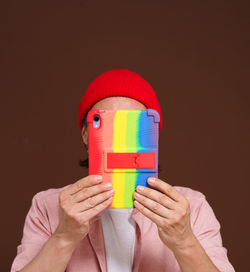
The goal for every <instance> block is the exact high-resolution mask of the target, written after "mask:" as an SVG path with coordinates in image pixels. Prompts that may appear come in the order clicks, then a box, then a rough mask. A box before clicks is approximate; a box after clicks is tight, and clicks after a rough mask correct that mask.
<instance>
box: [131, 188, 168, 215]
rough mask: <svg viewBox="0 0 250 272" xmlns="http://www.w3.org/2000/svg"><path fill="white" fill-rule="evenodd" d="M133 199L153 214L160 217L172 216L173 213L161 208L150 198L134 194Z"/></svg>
mask: <svg viewBox="0 0 250 272" xmlns="http://www.w3.org/2000/svg"><path fill="white" fill-rule="evenodd" d="M134 197H135V199H136V201H138V202H139V203H140V204H142V205H143V206H144V207H146V208H147V209H149V210H151V211H152V212H153V213H155V214H158V215H159V216H161V217H164V218H171V216H173V211H171V210H169V209H168V208H166V207H164V206H162V205H161V204H159V203H157V202H156V201H154V200H152V199H150V198H147V197H145V196H143V195H141V194H138V193H137V192H135V193H134Z"/></svg>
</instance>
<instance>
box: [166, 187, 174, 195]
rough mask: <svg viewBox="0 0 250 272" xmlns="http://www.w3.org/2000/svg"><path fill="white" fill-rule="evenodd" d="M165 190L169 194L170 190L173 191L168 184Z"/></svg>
mask: <svg viewBox="0 0 250 272" xmlns="http://www.w3.org/2000/svg"><path fill="white" fill-rule="evenodd" d="M166 191H167V193H168V194H171V193H172V191H173V188H172V186H168V187H167V188H166Z"/></svg>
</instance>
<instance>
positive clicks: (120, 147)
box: [87, 109, 160, 208]
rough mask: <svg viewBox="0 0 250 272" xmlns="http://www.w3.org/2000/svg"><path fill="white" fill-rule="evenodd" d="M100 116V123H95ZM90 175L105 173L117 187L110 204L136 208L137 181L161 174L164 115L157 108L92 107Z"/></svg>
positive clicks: (142, 182) (89, 116)
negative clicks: (159, 138) (161, 140)
mask: <svg viewBox="0 0 250 272" xmlns="http://www.w3.org/2000/svg"><path fill="white" fill-rule="evenodd" d="M98 118H99V127H96V126H95V125H94V123H95V120H97V119H98ZM87 121H88V131H89V135H88V140H89V143H88V145H89V175H101V176H103V182H111V183H112V184H113V188H114V190H115V194H114V196H113V202H112V203H111V204H110V205H109V207H108V208H134V204H133V201H134V198H133V193H134V191H135V189H136V186H137V185H143V186H147V187H150V186H149V185H148V183H147V178H148V177H150V176H154V177H158V137H159V122H160V115H159V113H158V112H157V111H156V110H154V109H147V110H101V109H92V110H90V111H89V113H88V116H87Z"/></svg>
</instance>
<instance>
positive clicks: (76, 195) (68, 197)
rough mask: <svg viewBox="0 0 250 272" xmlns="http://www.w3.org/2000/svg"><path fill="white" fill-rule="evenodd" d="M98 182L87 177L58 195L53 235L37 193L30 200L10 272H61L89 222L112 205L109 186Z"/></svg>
mask: <svg viewBox="0 0 250 272" xmlns="http://www.w3.org/2000/svg"><path fill="white" fill-rule="evenodd" d="M100 182H101V179H96V176H95V175H91V176H87V177H85V178H83V179H80V180H78V181H77V182H75V183H74V184H72V185H70V186H69V187H67V188H66V189H65V190H63V191H61V192H60V194H59V197H58V200H59V215H58V216H59V224H58V226H57V228H56V230H55V231H54V233H53V234H52V233H51V227H50V222H49V218H48V216H47V214H48V211H47V209H46V205H45V203H44V202H43V198H42V197H41V199H40V198H39V195H41V194H40V193H38V194H36V195H35V196H34V197H33V199H32V205H31V208H30V210H29V212H28V214H27V216H26V219H25V224H24V230H23V238H22V241H21V244H20V245H19V246H18V249H17V256H16V258H15V259H14V261H13V263H12V267H11V272H17V271H20V270H21V269H22V270H21V272H31V271H32V272H33V271H36V272H39V271H42V272H51V271H53V272H63V271H65V269H66V266H67V264H68V262H69V260H70V258H71V256H72V254H73V252H74V250H75V248H76V246H77V244H78V243H79V242H80V241H81V240H82V239H83V238H84V237H85V236H86V235H87V234H88V232H89V220H90V219H91V218H93V217H94V216H96V215H97V214H98V213H100V212H101V211H102V210H104V209H105V208H106V207H107V206H109V205H110V203H111V202H112V196H113V194H114V191H113V190H111V189H112V184H109V183H105V184H104V183H101V184H99V183H100ZM55 205H56V203H55Z"/></svg>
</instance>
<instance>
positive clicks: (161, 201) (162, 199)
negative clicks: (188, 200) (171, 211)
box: [159, 195, 166, 204]
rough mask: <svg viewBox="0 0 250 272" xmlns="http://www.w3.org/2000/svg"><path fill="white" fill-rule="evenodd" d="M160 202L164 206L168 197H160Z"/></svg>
mask: <svg viewBox="0 0 250 272" xmlns="http://www.w3.org/2000/svg"><path fill="white" fill-rule="evenodd" d="M159 202H160V203H162V204H163V203H165V202H166V197H165V196H164V195H161V196H160V197H159Z"/></svg>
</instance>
